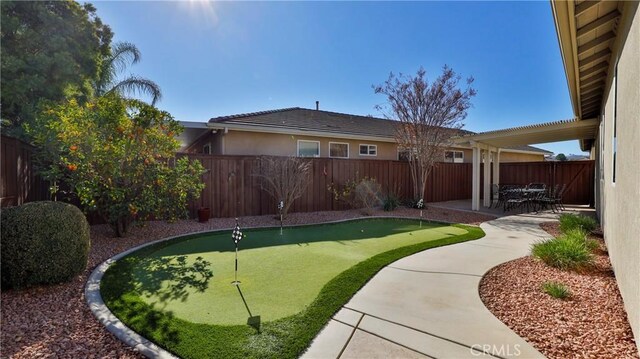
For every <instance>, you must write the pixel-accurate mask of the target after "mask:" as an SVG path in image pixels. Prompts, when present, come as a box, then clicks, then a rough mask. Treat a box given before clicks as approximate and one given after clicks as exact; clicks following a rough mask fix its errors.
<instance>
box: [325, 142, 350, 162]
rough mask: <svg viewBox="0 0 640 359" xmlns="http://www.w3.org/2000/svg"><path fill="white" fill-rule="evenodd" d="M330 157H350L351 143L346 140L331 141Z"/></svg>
mask: <svg viewBox="0 0 640 359" xmlns="http://www.w3.org/2000/svg"><path fill="white" fill-rule="evenodd" d="M329 157H335V158H349V144H348V143H344V142H329Z"/></svg>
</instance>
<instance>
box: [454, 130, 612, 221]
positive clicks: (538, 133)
mask: <svg viewBox="0 0 640 359" xmlns="http://www.w3.org/2000/svg"><path fill="white" fill-rule="evenodd" d="M598 125H599V123H598V119H595V118H594V119H589V120H578V119H573V120H562V121H556V122H548V123H541V124H535V125H529V126H521V127H513V128H507V129H504V130H497V131H488V132H481V133H477V134H473V135H468V136H463V137H458V138H456V139H454V140H453V141H454V143H456V144H460V145H468V146H471V147H472V148H473V167H472V171H473V179H472V191H471V193H472V198H471V208H472V209H473V210H476V211H477V210H479V209H480V163H481V162H482V158H483V157H482V152H484V153H485V156H484V158H485V166H484V171H483V172H484V188H483V193H484V201H483V205H484V206H485V207H488V206H490V205H491V198H490V197H491V187H490V186H491V183H490V179H491V167H493V172H494V175H493V184H495V185H497V184H499V182H500V150H501V148H503V147H510V146H521V145H533V144H539V143H548V142H559V141H569V140H581V141H587V140H593V139H595V136H596V134H597V131H598ZM589 142H593V141H589ZM490 161H491V162H493V163H491V165H492V166H491V165H490Z"/></svg>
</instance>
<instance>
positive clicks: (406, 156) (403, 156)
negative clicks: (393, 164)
mask: <svg viewBox="0 0 640 359" xmlns="http://www.w3.org/2000/svg"><path fill="white" fill-rule="evenodd" d="M410 160H411V151H409V150H398V161H404V162H409V161H410Z"/></svg>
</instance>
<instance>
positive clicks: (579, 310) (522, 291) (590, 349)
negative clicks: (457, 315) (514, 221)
mask: <svg viewBox="0 0 640 359" xmlns="http://www.w3.org/2000/svg"><path fill="white" fill-rule="evenodd" d="M541 227H542V228H543V229H544V230H546V231H547V232H548V233H550V234H551V235H553V236H557V235H559V234H560V231H559V228H558V223H557V222H549V223H543V224H541ZM592 238H594V239H597V240H598V241H599V244H600V249H599V250H598V251H597V252H596V259H595V261H596V264H595V268H593V269H592V270H589V271H587V272H584V273H576V272H570V271H562V270H559V269H556V268H552V267H549V266H547V265H546V264H544V263H543V262H542V261H539V260H537V259H535V258H533V257H530V256H529V257H524V258H520V259H516V260H513V261H510V262H507V263H504V264H502V265H500V266H497V267H495V268H493V269H492V270H490V271H489V272H488V273H487V274H486V276H485V277H484V278H483V279H482V281H481V283H480V297H481V298H482V300H483V301H484V303H485V305H486V306H487V308H489V310H490V311H491V312H492V313H493V314H494V315H495V316H496V317H498V318H499V319H500V320H501V321H503V322H504V323H505V324H506V325H507V326H509V328H511V329H513V330H514V331H515V332H516V333H518V335H520V336H521V337H523V338H525V339H526V340H527V341H528V342H530V343H531V344H533V346H534V347H535V348H536V349H538V350H539V351H540V352H541V353H542V354H544V355H545V356H547V357H549V358H612V359H613V358H638V350H637V348H636V344H635V342H634V339H633V334H632V332H631V327H630V326H629V322H628V320H627V315H626V312H625V310H624V307H623V303H622V297H621V296H620V292H619V291H618V286H617V284H616V279H615V277H614V273H613V269H612V267H611V262H610V261H609V257H608V254H607V252H606V247H605V244H604V241H603V240H602V238H601V237H598V236H592ZM545 281H556V282H561V283H563V284H564V285H566V286H567V287H568V288H569V289H570V291H571V295H570V296H569V297H568V298H567V299H556V298H553V297H551V296H550V295H548V294H546V293H545V292H543V291H542V289H541V286H542V283H543V282H545Z"/></svg>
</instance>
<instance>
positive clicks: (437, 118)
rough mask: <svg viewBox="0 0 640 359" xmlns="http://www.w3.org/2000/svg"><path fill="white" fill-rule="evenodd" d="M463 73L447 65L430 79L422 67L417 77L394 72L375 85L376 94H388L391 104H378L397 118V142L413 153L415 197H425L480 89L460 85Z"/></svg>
mask: <svg viewBox="0 0 640 359" xmlns="http://www.w3.org/2000/svg"><path fill="white" fill-rule="evenodd" d="M460 79H461V78H460V76H458V75H456V73H455V72H454V71H453V70H452V69H451V68H449V67H447V66H446V65H445V66H444V68H443V70H442V74H441V75H440V76H438V77H437V78H436V79H435V80H434V81H432V82H429V80H428V79H427V78H426V71H425V70H424V68H422V67H421V68H420V69H419V70H418V71H417V72H416V75H415V76H413V77H409V76H405V75H402V74H400V75H398V76H396V75H394V74H393V73H391V74H390V75H389V78H388V79H387V81H385V83H384V84H382V85H378V86H374V87H373V89H374V91H375V93H376V94H383V95H385V96H387V104H386V105H382V106H376V108H377V109H378V110H380V111H382V112H384V113H385V116H387V117H388V118H390V119H397V120H398V122H399V123H398V125H397V126H396V134H395V137H396V141H397V142H398V145H399V146H400V147H401V148H402V149H404V150H406V151H408V152H409V156H408V160H409V167H410V169H411V179H412V181H413V183H412V184H413V196H414V199H415V200H419V199H422V198H424V189H425V184H426V182H427V177H428V176H429V173H430V172H431V169H432V168H433V166H434V165H435V164H436V162H438V161H440V160H441V159H442V158H443V155H444V150H445V148H446V147H447V145H448V144H449V142H450V139H451V137H452V136H453V135H455V134H456V130H459V129H461V128H462V127H463V124H462V121H463V120H464V119H465V118H466V117H467V110H468V109H469V108H470V107H471V98H472V97H473V96H475V95H476V90H475V89H473V88H472V87H471V84H472V83H473V78H472V77H470V78H468V79H467V81H466V82H467V87H466V89H464V90H461V89H460V88H459V87H458V83H459V82H460Z"/></svg>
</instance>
